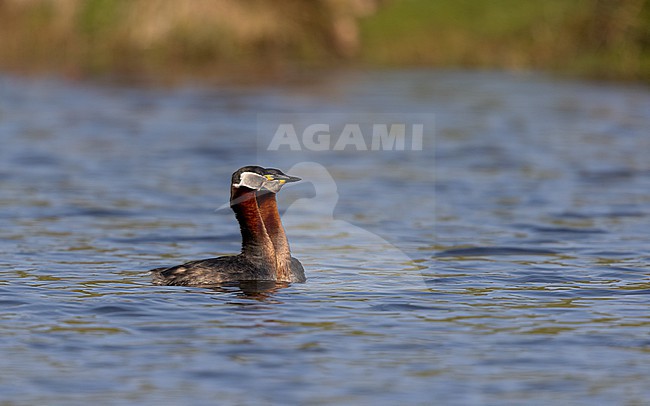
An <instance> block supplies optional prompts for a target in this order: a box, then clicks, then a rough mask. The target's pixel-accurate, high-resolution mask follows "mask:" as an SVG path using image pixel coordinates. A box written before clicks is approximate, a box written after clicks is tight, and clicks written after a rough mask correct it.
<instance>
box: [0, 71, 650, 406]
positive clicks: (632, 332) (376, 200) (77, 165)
mask: <svg viewBox="0 0 650 406" xmlns="http://www.w3.org/2000/svg"><path fill="white" fill-rule="evenodd" d="M366 116H367V117H371V118H369V119H368V120H369V122H372V120H380V119H381V118H382V117H384V118H386V117H388V121H391V122H398V121H399V120H400V119H401V118H403V120H404V122H407V123H411V124H412V123H422V124H424V129H425V131H424V134H423V140H422V141H423V142H422V149H421V150H419V149H415V150H413V149H412V148H411V149H409V148H408V147H407V148H405V150H404V151H401V150H395V149H388V150H382V151H373V150H370V151H361V150H359V148H354V147H351V148H346V149H345V150H334V148H333V144H334V141H333V142H332V145H330V147H329V148H327V149H326V150H324V151H313V150H310V149H309V148H306V146H305V145H304V144H302V141H303V140H302V139H299V141H300V142H301V144H300V150H290V149H289V148H288V147H287V148H284V149H283V150H282V151H269V150H268V145H269V143H270V141H271V138H272V135H273V134H271V132H272V129H273V127H274V125H275V124H276V123H278V122H281V121H282V120H285V121H286V120H289V121H291V122H295V123H299V122H301V121H304V122H307V123H312V122H315V121H317V120H319V119H322V122H323V123H330V124H332V129H334V128H335V129H336V130H335V131H334V130H333V131H332V132H333V134H332V136H333V137H338V135H339V134H340V131H339V130H340V128H341V127H340V126H341V125H344V124H346V123H348V124H350V123H358V122H359V121H360V119H361V118H362V117H366ZM337 126H338V127H337ZM361 128H362V129H363V131H364V134H363V135H364V137H366V138H364V139H365V140H368V141H369V140H370V138H368V137H369V134H368V128H369V127H368V126H361ZM269 129H270V131H269ZM648 134H650V89H648V88H647V87H643V86H641V85H629V84H628V85H620V84H602V83H596V82H579V81H572V80H566V79H556V78H550V77H545V76H541V75H529V74H520V75H513V74H505V73H490V72H487V73H486V72H483V73H480V72H479V73H466V72H433V71H432V72H427V71H397V72H365V73H364V72H338V73H331V74H320V75H319V76H318V77H315V78H312V79H309V78H303V79H302V80H300V81H296V82H281V83H274V84H268V85H263V84H257V85H255V86H236V85H232V86H217V85H205V84H191V83H190V84H186V85H180V86H175V87H155V86H154V87H151V86H149V87H138V86H127V85H120V84H92V83H78V82H71V81H66V80H62V79H56V78H38V79H34V78H32V79H26V78H18V77H14V76H0V141H1V142H2V144H1V145H2V148H0V254H1V255H0V294H1V295H0V337H2V340H1V341H0V350H1V353H2V358H1V360H0V403H2V404H5V403H6V404H8V405H14V404H16V405H22V404H25V405H28V404H29V405H32V404H51V405H58V404H60V405H77V404H78V405H82V404H83V405H85V404H89V403H92V402H96V403H99V404H109V405H110V404H115V405H123V404H124V405H125V404H187V405H200V404H237V405H249V404H250V405H259V404H315V405H319V404H373V405H382V404H386V405H394V404H414V405H425V404H458V405H482V404H495V405H496V404H499V405H501V404H535V405H537V404H539V405H546V404H549V403H554V404H589V405H591V404H645V403H647V399H650V316H649V313H648V305H649V304H650V255H649V254H648V249H649V248H650V244H649V242H650V238H649V233H648V230H650V158H649V157H650V137H649V136H648ZM299 138H300V137H299ZM368 145H370V142H368ZM408 145H410V144H408V143H407V146H408ZM369 149H370V148H369ZM247 164H261V165H265V166H275V167H278V168H281V169H283V170H285V171H286V172H288V173H291V174H294V175H297V176H301V177H303V178H304V181H303V182H300V183H298V184H295V185H291V187H286V188H285V190H283V191H282V192H281V194H280V195H279V196H278V197H279V204H280V207H281V210H282V211H283V215H284V217H283V218H284V222H285V225H286V228H287V233H288V236H289V239H290V242H291V244H292V249H293V255H294V256H295V257H297V258H299V259H300V260H301V261H302V262H303V264H304V266H305V269H306V274H307V276H308V278H309V279H308V281H307V283H305V284H295V285H292V286H289V287H281V286H269V285H268V284H256V285H255V284H253V285H248V284H247V285H242V286H228V287H223V288H221V289H206V288H188V287H161V286H153V285H151V283H150V277H149V276H148V274H147V272H146V271H147V270H148V269H151V268H154V267H159V266H165V265H174V264H178V263H181V262H183V261H186V260H190V259H198V258H206V257H211V256H217V255H224V254H228V253H235V252H237V250H238V249H239V245H240V240H239V238H240V237H239V231H238V228H237V224H236V222H235V220H234V216H233V215H232V213H231V212H230V211H229V210H228V209H227V208H225V209H224V208H223V207H222V206H223V205H224V204H226V203H227V201H228V197H229V188H228V185H229V177H230V174H231V173H232V172H233V171H234V170H235V169H237V168H238V167H240V166H243V165H247ZM220 208H221V209H220Z"/></svg>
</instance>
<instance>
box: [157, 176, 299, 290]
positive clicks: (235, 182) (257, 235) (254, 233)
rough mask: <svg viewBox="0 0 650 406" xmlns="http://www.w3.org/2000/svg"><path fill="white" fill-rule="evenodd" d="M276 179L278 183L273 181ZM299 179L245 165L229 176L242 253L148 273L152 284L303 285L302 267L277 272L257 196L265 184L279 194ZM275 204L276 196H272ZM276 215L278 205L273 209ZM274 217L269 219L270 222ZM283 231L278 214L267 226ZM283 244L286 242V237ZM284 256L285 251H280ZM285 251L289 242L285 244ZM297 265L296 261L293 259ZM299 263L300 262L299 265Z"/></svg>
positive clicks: (275, 261) (273, 249) (274, 255)
mask: <svg viewBox="0 0 650 406" xmlns="http://www.w3.org/2000/svg"><path fill="white" fill-rule="evenodd" d="M276 178H277V180H276ZM297 180H299V178H295V177H290V176H288V175H285V174H284V173H282V172H281V171H278V170H276V169H274V170H271V171H270V172H267V170H266V169H264V168H262V167H259V166H245V167H243V168H240V169H238V170H237V171H236V172H235V173H233V175H232V182H231V187H230V207H231V208H232V210H233V211H234V212H235V216H236V217H237V221H238V222H239V227H240V230H241V235H242V250H241V253H240V254H238V255H231V256H224V257H219V258H209V259H202V260H198V261H191V262H187V263H185V264H182V265H177V266H173V267H170V268H157V269H153V270H151V271H150V272H151V273H152V274H153V282H154V283H155V284H158V285H182V286H202V285H203V286H206V285H218V284H221V283H224V282H237V281H279V282H304V281H305V277H304V271H303V270H302V265H301V266H300V272H298V270H296V275H298V274H299V275H301V277H299V275H298V276H293V274H287V272H286V269H284V268H282V269H281V270H280V271H278V266H277V264H278V260H277V258H276V252H275V248H274V245H273V241H272V239H271V237H270V236H269V233H268V232H267V229H266V226H265V223H264V219H263V218H262V215H261V213H260V209H259V207H258V203H257V198H256V193H257V192H258V191H259V190H260V189H262V188H263V187H264V186H265V185H267V186H268V187H269V188H270V189H268V190H269V192H271V191H272V190H275V191H279V190H280V188H281V186H282V185H283V184H284V183H286V182H295V181H297ZM273 200H274V201H275V195H274V194H273ZM275 211H276V213H277V205H276V206H275ZM272 217H273V216H270V217H269V219H271V218H272ZM278 223H279V229H280V230H282V235H284V229H283V228H282V223H280V221H279V214H278V215H277V223H276V222H275V219H274V218H273V223H272V224H270V227H271V229H272V230H274V231H273V233H274V235H275V234H276V233H277V230H278ZM284 238H285V242H286V236H285V237H284ZM282 252H283V254H282V255H285V251H284V250H283V251H282ZM286 252H288V243H286ZM289 255H290V254H289ZM296 262H297V260H296ZM298 264H299V262H298Z"/></svg>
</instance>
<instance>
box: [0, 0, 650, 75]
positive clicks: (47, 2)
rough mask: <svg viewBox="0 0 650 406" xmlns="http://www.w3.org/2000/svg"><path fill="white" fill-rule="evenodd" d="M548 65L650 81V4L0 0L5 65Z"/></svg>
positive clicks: (110, 69)
mask: <svg viewBox="0 0 650 406" xmlns="http://www.w3.org/2000/svg"><path fill="white" fill-rule="evenodd" d="M341 65H345V66H349V65H354V66H364V67H446V68H447V67H453V68H458V67H462V68H465V67H477V68H496V69H517V70H524V69H543V70H552V71H556V72H560V73H569V74H576V75H582V76H586V77H598V78H609V79H625V80H644V81H650V0H570V1H568V0H546V1H537V0H273V1H271V0H0V68H2V69H5V70H12V71H19V72H41V71H58V72H63V73H65V74H69V75H79V76H87V75H91V76H97V75H143V74H144V75H161V76H167V77H175V76H183V75H187V74H190V75H216V76H218V75H225V74H241V73H245V74H246V75H251V74H259V75H263V74H267V73H271V74H275V73H282V72H285V73H286V72H292V71H295V70H296V69H310V68H329V67H337V66H341Z"/></svg>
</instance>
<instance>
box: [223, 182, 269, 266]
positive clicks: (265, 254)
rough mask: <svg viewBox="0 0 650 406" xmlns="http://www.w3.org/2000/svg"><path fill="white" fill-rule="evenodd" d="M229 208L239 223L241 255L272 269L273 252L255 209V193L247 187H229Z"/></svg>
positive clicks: (262, 222)
mask: <svg viewBox="0 0 650 406" xmlns="http://www.w3.org/2000/svg"><path fill="white" fill-rule="evenodd" d="M230 208H231V209H232V210H233V211H234V212H235V216H236V217H237V221H238V222H239V228H240V230H241V236H242V254H243V255H247V256H250V257H258V258H260V259H262V260H264V261H267V262H268V263H269V264H270V265H271V268H272V269H274V268H275V250H274V249H273V243H272V242H271V239H270V238H269V235H268V234H267V232H266V228H265V227H264V221H263V220H262V217H261V215H260V211H259V208H258V207H257V201H256V199H255V191H254V190H252V189H249V188H247V187H238V188H236V187H231V189H230Z"/></svg>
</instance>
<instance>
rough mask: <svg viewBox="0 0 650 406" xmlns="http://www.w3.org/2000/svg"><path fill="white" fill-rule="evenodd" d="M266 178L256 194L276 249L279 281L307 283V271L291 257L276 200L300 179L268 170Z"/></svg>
mask: <svg viewBox="0 0 650 406" xmlns="http://www.w3.org/2000/svg"><path fill="white" fill-rule="evenodd" d="M264 173H265V174H264V176H265V177H266V178H267V179H268V182H265V183H264V185H263V186H262V188H261V189H260V190H259V191H258V192H257V193H256V195H257V205H258V207H259V209H260V215H261V216H262V220H263V221H264V226H265V227H266V232H267V233H268V235H269V237H270V238H271V242H272V243H273V248H275V260H276V269H277V272H278V279H280V278H281V280H287V281H291V282H305V280H306V278H305V270H304V268H303V266H302V264H301V263H300V261H298V260H297V259H296V258H293V257H291V250H290V249H289V240H287V235H286V234H285V232H284V227H283V226H282V221H281V220H280V212H279V211H278V203H277V201H276V199H275V195H276V193H278V192H279V191H280V189H282V186H283V185H284V184H285V183H287V182H297V181H299V180H300V178H296V177H295V176H288V175H285V174H284V173H282V171H280V170H279V169H274V168H266V169H265V172H264Z"/></svg>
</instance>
